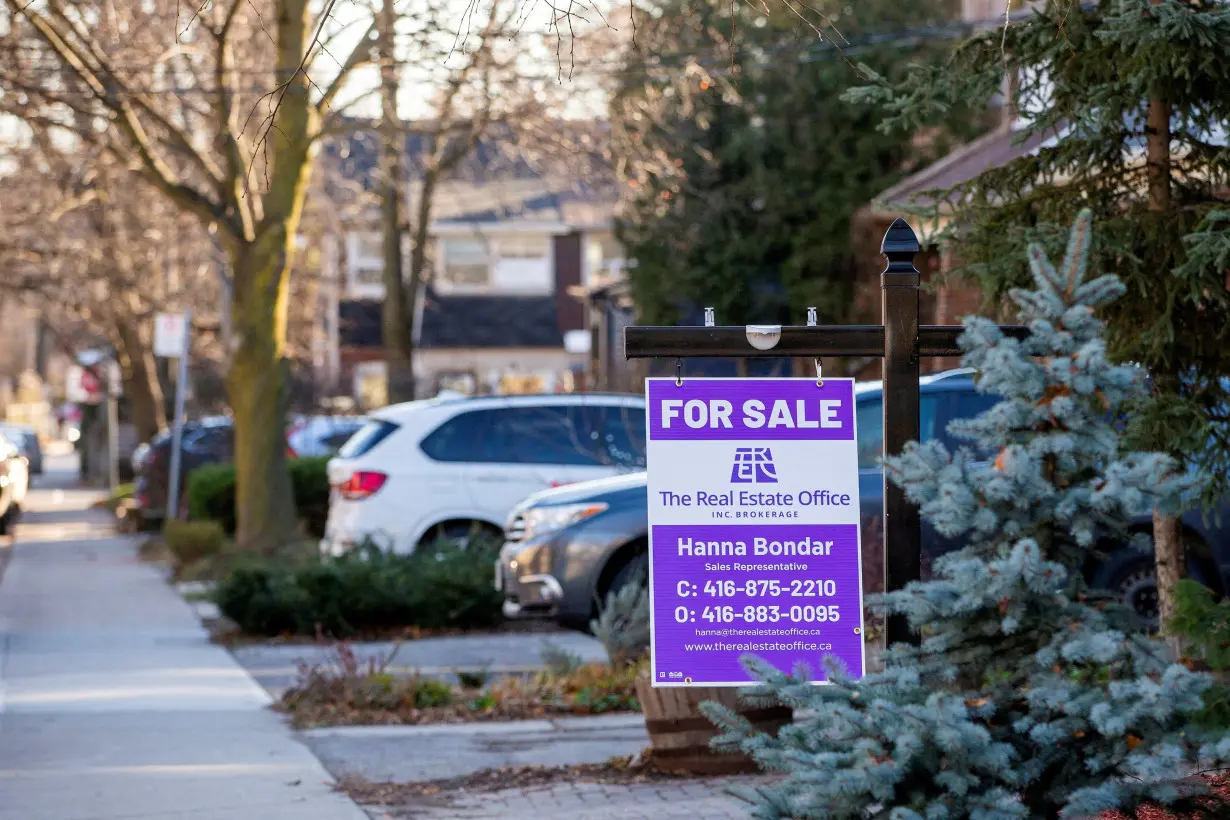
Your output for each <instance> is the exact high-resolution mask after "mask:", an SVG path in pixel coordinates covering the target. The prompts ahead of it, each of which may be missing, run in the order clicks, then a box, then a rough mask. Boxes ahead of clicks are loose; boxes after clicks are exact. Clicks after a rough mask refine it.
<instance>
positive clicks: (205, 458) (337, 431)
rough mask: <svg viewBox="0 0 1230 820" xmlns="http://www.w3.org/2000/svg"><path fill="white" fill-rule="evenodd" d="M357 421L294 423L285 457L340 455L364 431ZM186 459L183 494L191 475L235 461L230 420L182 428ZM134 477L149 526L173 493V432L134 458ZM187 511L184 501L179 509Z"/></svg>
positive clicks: (210, 419)
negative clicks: (350, 441) (168, 495)
mask: <svg viewBox="0 0 1230 820" xmlns="http://www.w3.org/2000/svg"><path fill="white" fill-rule="evenodd" d="M364 421H365V419H363V418H359V417H356V416H303V417H300V418H298V419H296V420H295V421H294V422H293V423H292V424H291V425H290V427H289V429H288V432H287V434H286V439H287V440H286V454H287V455H288V456H289V457H291V458H307V457H323V456H330V455H333V454H334V453H336V452H337V450H338V448H340V447H341V446H342V445H343V444H344V443H345V442H346V440H347V439H349V438H350V437H351V436H352V435H354V433H355V432H356V431H357V430H359V428H360V427H362V426H363V423H364ZM182 447H183V454H182V456H181V459H180V484H179V487H180V492H181V493H184V492H187V488H188V475H189V474H190V473H191V472H192V471H193V470H195V469H196V468H198V467H201V466H204V465H206V464H225V463H229V462H230V461H232V460H233V459H234V457H235V429H234V423H233V421H232V420H231V418H230V417H229V416H213V417H208V418H204V419H198V420H195V421H189V422H185V423H184V432H183V444H182ZM133 468H134V473H135V475H136V492H135V493H134V498H135V500H136V505H137V508H138V509H139V510H140V511H141V515H142V517H143V518H145V519H146V520H147V521H159V520H161V519H162V518H164V517H165V516H166V509H167V493H168V491H169V490H170V486H169V484H170V475H171V473H170V470H171V431H170V430H166V431H164V432H162V433H159V434H158V435H157V436H156V437H155V438H154V440H153V441H151V442H150V443H149V444H143V445H141V446H140V447H138V448H137V450H136V452H135V453H134V454H133ZM186 509H187V502H186V499H185V498H183V497H181V499H180V510H181V511H183V510H186Z"/></svg>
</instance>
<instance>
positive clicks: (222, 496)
mask: <svg viewBox="0 0 1230 820" xmlns="http://www.w3.org/2000/svg"><path fill="white" fill-rule="evenodd" d="M328 463H329V460H328V459H327V458H294V459H291V460H290V461H289V462H288V464H289V467H290V480H291V485H292V487H293V489H294V493H295V508H296V509H297V510H298V511H299V517H300V519H301V520H302V521H303V524H304V528H305V529H306V531H307V532H308V533H309V534H310V535H313V536H316V537H317V538H319V537H322V536H323V535H324V532H325V520H326V519H327V518H328V516H329V478H328V473H327V471H326V467H327V465H328ZM188 515H189V517H191V518H193V519H198V520H203V519H209V520H213V521H217V522H218V523H219V524H221V525H222V528H223V529H224V530H225V531H226V533H227V534H228V535H233V534H234V533H235V526H236V522H235V465H234V464H207V465H205V466H203V467H198V468H197V469H195V470H193V471H192V473H191V475H189V476H188Z"/></svg>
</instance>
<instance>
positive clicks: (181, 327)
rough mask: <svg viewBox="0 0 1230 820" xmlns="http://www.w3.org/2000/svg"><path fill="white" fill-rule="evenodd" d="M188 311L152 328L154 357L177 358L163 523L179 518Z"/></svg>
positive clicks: (166, 316) (167, 317)
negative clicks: (168, 472)
mask: <svg viewBox="0 0 1230 820" xmlns="http://www.w3.org/2000/svg"><path fill="white" fill-rule="evenodd" d="M191 323H192V311H191V310H187V311H184V312H183V313H182V314H173V313H159V314H158V316H157V317H156V319H155V325H154V354H155V355H157V356H165V357H168V358H169V357H174V356H177V357H179V372H178V375H177V376H176V379H175V420H174V423H173V425H172V427H171V468H170V469H171V476H170V482H169V483H170V487H169V488H168V490H167V520H168V521H169V520H172V519H175V518H178V517H179V484H180V481H179V472H180V467H181V464H182V463H183V453H182V449H183V443H184V394H185V392H186V391H187V389H188V352H189V350H190V346H191V344H192V335H191V334H190V333H189V332H188V328H190V327H191V326H192V325H191Z"/></svg>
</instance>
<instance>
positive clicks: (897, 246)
mask: <svg viewBox="0 0 1230 820" xmlns="http://www.w3.org/2000/svg"><path fill="white" fill-rule="evenodd" d="M921 250H922V244H921V243H920V242H919V241H918V235H917V234H915V233H914V229H913V228H911V227H910V223H908V222H906V221H905V220H904V219H902V218H901V217H897V218H896V219H894V220H893V224H891V225H889V226H888V230H887V231H885V232H884V241H882V242H881V243H880V253H882V254H884V255H885V256H887V257H888V261H889V262H913V261H914V256H915V255H916V254H917V253H918V252H919V251H921Z"/></svg>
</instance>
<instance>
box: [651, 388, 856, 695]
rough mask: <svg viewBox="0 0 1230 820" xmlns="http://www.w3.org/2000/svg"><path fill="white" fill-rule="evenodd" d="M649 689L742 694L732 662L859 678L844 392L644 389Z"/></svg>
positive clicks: (849, 426) (850, 435)
mask: <svg viewBox="0 0 1230 820" xmlns="http://www.w3.org/2000/svg"><path fill="white" fill-rule="evenodd" d="M647 393H648V407H647V412H648V414H649V417H648V425H647V426H648V433H649V435H648V443H647V461H648V469H649V477H648V491H649V540H650V550H649V556H650V560H649V574H650V596H651V604H650V606H651V617H652V636H653V645H652V650H651V654H652V674H653V682H654V685H655V686H747V685H749V683H750V681H749V679H748V675H747V672H746V671H745V670H744V669H743V667H742V666H741V665H740V663H739V658H740V657H742V656H743V655H747V654H754V655H757V656H759V657H761V658H763V659H764V660H766V661H768V662H769V663H771V664H773V665H774V666H776V667H778V668H779V669H781V670H782V671H784V672H790V671H792V670H793V668H794V666H795V664H796V663H798V662H799V661H805V662H806V663H807V664H808V665H809V666H810V667H811V669H812V673H813V675H814V676H815V678H816V679H817V680H822V679H823V675H824V669H823V663H822V661H823V658H824V656H826V655H835V656H836V657H838V658H840V659H841V661H842V662H844V664H845V666H846V669H847V670H848V672H849V674H851V675H854V676H856V677H861V676H862V674H863V662H864V657H863V634H862V633H863V630H862V626H863V623H862V617H863V595H862V572H861V568H860V558H859V532H858V526H859V499H858V449H857V440H856V437H855V430H854V419H855V412H854V382H853V380H850V379H825V380H824V382H823V384H822V385H818V384H817V383H816V380H815V379H686V378H685V379H684V380H683V383H682V384H678V383H677V382H676V380H675V379H649V380H648V382H647Z"/></svg>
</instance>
